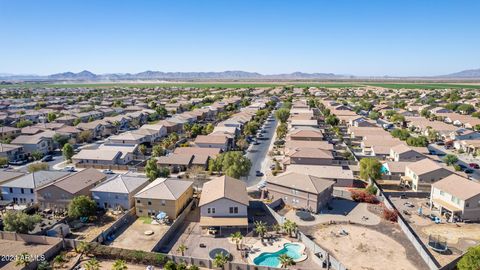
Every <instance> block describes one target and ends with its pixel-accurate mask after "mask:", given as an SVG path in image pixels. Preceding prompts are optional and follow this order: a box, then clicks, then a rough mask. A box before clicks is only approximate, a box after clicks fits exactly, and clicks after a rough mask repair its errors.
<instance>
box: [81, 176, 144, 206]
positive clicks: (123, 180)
mask: <svg viewBox="0 0 480 270" xmlns="http://www.w3.org/2000/svg"><path fill="white" fill-rule="evenodd" d="M148 183H149V181H148V178H146V177H144V176H131V175H124V174H119V175H117V176H115V177H113V178H112V179H109V180H107V181H105V182H103V183H101V184H99V185H98V186H96V187H94V188H92V189H91V190H90V191H91V192H92V198H93V199H94V200H95V202H96V203H97V206H98V207H101V208H103V209H111V210H118V209H124V210H128V209H131V208H132V207H134V206H135V199H134V198H133V196H134V195H135V194H137V192H139V191H140V190H141V189H143V188H144V187H145V186H147V185H148Z"/></svg>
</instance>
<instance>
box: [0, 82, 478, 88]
mask: <svg viewBox="0 0 480 270" xmlns="http://www.w3.org/2000/svg"><path fill="white" fill-rule="evenodd" d="M279 86H294V87H300V88H305V87H319V88H322V87H323V88H350V87H362V86H378V87H384V88H394V89H400V88H406V89H444V88H453V89H458V88H466V89H480V85H470V84H454V83H452V84H450V83H371V82H350V83H349V82H345V83H343V82H338V83H334V82H326V83H321V82H311V83H308V82H306V83H301V82H299V83H293V82H272V83H265V82H259V83H251V82H245V83H242V82H231V83H230V82H211V83H208V82H198V83H196V82H192V83H68V84H61V83H25V84H14V85H0V88H13V87H21V88H34V87H51V88H77V87H85V88H113V87H125V88H127V87H131V88H152V87H179V88H259V87H267V88H270V87H279Z"/></svg>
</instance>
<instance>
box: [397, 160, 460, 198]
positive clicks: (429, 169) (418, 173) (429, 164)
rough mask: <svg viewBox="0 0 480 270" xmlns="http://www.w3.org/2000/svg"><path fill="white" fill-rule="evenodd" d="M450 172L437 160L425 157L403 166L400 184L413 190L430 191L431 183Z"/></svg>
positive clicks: (450, 172)
mask: <svg viewBox="0 0 480 270" xmlns="http://www.w3.org/2000/svg"><path fill="white" fill-rule="evenodd" d="M452 173H453V172H452V171H450V170H448V169H447V168H444V167H443V166H441V165H440V164H439V163H438V162H435V161H433V160H431V159H428V158H425V159H422V160H419V161H417V162H413V163H412V164H409V165H407V166H406V167H405V176H404V177H403V178H402V180H401V184H404V185H406V186H409V187H411V188H412V190H413V191H421V192H426V191H430V186H431V185H432V184H433V183H435V182H436V181H438V180H440V179H442V178H444V177H447V176H449V175H451V174H452Z"/></svg>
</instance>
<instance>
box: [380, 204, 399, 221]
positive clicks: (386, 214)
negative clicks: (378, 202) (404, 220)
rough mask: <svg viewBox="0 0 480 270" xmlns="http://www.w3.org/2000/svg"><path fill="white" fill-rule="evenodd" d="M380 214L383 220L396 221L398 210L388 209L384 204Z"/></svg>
mask: <svg viewBox="0 0 480 270" xmlns="http://www.w3.org/2000/svg"><path fill="white" fill-rule="evenodd" d="M382 216H383V218H384V219H385V220H388V221H391V222H397V220H398V211H397V210H391V209H388V208H387V207H385V206H384V207H383V211H382Z"/></svg>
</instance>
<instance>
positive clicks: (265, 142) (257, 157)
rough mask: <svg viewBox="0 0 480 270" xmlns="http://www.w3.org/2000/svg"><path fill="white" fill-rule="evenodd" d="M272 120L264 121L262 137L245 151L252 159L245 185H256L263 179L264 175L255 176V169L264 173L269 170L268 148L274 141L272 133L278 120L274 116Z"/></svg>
mask: <svg viewBox="0 0 480 270" xmlns="http://www.w3.org/2000/svg"><path fill="white" fill-rule="evenodd" d="M273 119H274V120H273V121H270V122H268V121H267V122H265V123H266V132H265V133H263V136H264V137H263V138H262V139H261V140H258V141H259V142H260V144H259V145H251V146H250V148H249V149H250V150H249V151H248V152H247V154H246V157H247V158H249V159H250V160H251V161H252V168H251V169H250V174H249V176H248V177H247V180H246V182H247V186H248V187H251V186H256V185H257V184H258V183H259V182H260V181H261V180H262V179H265V175H264V176H263V177H257V176H256V175H255V173H256V171H261V172H262V173H264V174H266V172H267V171H268V170H269V166H270V163H271V160H270V159H269V158H268V156H267V155H268V149H269V148H270V146H271V145H272V144H273V142H274V138H273V136H274V134H275V129H276V128H277V124H278V121H277V119H276V118H275V117H274V118H273Z"/></svg>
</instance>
